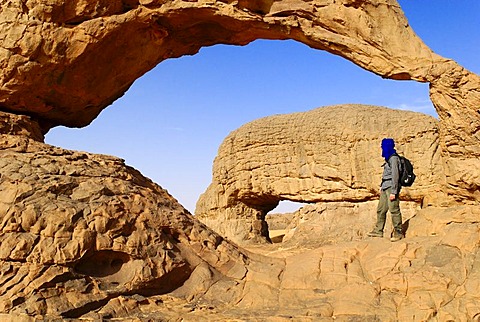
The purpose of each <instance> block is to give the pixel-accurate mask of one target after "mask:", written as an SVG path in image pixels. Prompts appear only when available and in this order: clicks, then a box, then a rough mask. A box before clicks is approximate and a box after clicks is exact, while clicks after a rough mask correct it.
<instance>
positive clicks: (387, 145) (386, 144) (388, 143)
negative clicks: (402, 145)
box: [382, 138, 397, 161]
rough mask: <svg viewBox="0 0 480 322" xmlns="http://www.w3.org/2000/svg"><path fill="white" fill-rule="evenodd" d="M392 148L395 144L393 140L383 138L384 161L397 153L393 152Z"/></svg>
mask: <svg viewBox="0 0 480 322" xmlns="http://www.w3.org/2000/svg"><path fill="white" fill-rule="evenodd" d="M394 147H395V142H394V141H393V139H390V138H385V139H383V140H382V157H384V158H385V161H388V159H389V158H390V157H391V156H392V154H394V153H396V152H397V151H395V149H394Z"/></svg>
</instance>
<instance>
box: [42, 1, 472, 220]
mask: <svg viewBox="0 0 480 322" xmlns="http://www.w3.org/2000/svg"><path fill="white" fill-rule="evenodd" d="M399 3H400V5H401V6H402V8H403V10H404V12H405V14H406V16H407V19H408V20H409V23H410V25H411V26H412V28H413V29H414V31H415V32H416V33H417V34H418V35H419V36H420V38H422V39H423V41H424V42H425V43H426V44H427V45H428V46H429V47H430V48H432V49H433V51H435V52H436V53H437V54H439V55H441V56H444V57H447V58H451V59H453V60H455V61H457V62H458V63H459V64H460V65H462V66H463V67H465V68H467V69H468V70H470V71H473V72H475V73H477V74H480V61H479V59H480V1H479V0H400V1H399ZM345 103H358V104H372V105H379V106H386V107H390V108H399V109H408V110H413V111H419V112H423V113H427V114H431V115H434V116H436V112H435V110H434V108H433V106H432V104H431V102H430V100H429V97H428V84H422V83H416V82H406V81H403V82H400V81H391V80H385V79H382V78H381V77H379V76H376V75H374V74H372V73H370V72H367V71H365V70H363V69H361V68H360V67H358V66H356V65H354V64H353V63H351V62H349V61H347V60H345V59H343V58H340V57H338V56H334V55H332V54H329V53H326V52H323V51H319V50H314V49H311V48H309V47H307V46H305V45H303V44H300V43H296V42H294V41H266V40H257V41H255V42H253V43H251V44H249V45H247V46H243V47H239V46H224V45H217V46H213V47H208V48H203V49H201V50H200V52H199V53H198V54H196V55H194V56H185V57H182V58H178V59H170V60H167V61H164V62H162V63H161V64H159V65H158V66H157V67H156V68H155V69H153V70H152V71H150V72H149V73H147V74H146V75H144V76H143V77H141V78H140V79H138V80H137V81H136V82H135V83H134V84H133V86H132V87H131V88H130V89H129V90H128V92H127V93H126V94H125V95H124V96H123V97H121V98H120V99H118V100H117V101H116V102H114V104H112V105H111V106H109V107H108V108H107V109H105V110H104V111H103V112H102V113H101V114H100V116H99V117H98V118H97V119H95V120H94V121H93V122H92V123H91V124H90V125H89V126H87V127H85V128H82V129H68V128H65V127H57V128H54V129H52V130H51V131H50V132H49V133H48V134H47V136H46V142H47V143H49V144H53V145H57V146H61V147H63V148H67V149H72V150H81V151H87V152H92V153H101V154H110V155H115V156H117V157H120V158H123V159H125V161H126V163H127V164H128V165H130V166H133V167H134V168H136V169H138V170H139V171H141V172H142V173H143V175H145V176H146V177H149V178H150V179H152V180H153V181H155V182H156V183H158V184H159V185H161V186H162V187H163V188H165V189H167V190H168V191H169V192H170V194H172V195H173V196H174V197H175V198H176V199H177V200H178V201H179V202H180V203H181V204H182V205H183V206H184V207H186V208H187V209H188V210H190V211H191V212H192V213H193V212H194V210H195V203H196V201H197V199H198V197H199V195H200V194H201V193H203V192H204V191H205V189H206V188H207V186H208V185H209V184H210V182H211V176H212V174H211V169H212V163H213V159H214V158H215V155H216V154H217V149H218V147H219V145H220V143H221V142H222V141H223V139H224V138H225V137H226V136H227V135H228V134H229V133H230V132H231V131H233V130H235V129H237V128H238V127H240V126H242V125H243V124H245V123H247V122H250V121H252V120H255V119H258V118H261V117H264V116H268V115H273V114H283V113H293V112H299V111H307V110H311V109H313V108H317V107H321V106H328V105H333V104H345ZM292 207H293V208H295V207H296V206H295V205H291V204H288V203H283V204H281V206H279V207H278V208H277V209H276V210H275V211H276V212H282V211H289V210H292V209H293V208H292Z"/></svg>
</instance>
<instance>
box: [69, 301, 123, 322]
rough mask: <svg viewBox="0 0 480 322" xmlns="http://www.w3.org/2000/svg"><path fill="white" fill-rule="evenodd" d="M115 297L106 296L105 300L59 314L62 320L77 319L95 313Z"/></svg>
mask: <svg viewBox="0 0 480 322" xmlns="http://www.w3.org/2000/svg"><path fill="white" fill-rule="evenodd" d="M114 297H115V296H108V297H107V298H105V299H103V300H100V301H95V302H90V303H87V304H85V305H84V306H81V307H78V308H75V309H72V310H69V311H67V312H64V313H62V314H61V316H62V317H64V318H70V319H77V318H79V317H81V316H82V315H84V314H86V313H89V312H92V311H95V310H97V309H99V308H101V307H103V306H105V305H106V304H107V303H108V301H110V299H112V298H114Z"/></svg>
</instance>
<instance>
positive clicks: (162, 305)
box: [0, 113, 480, 321]
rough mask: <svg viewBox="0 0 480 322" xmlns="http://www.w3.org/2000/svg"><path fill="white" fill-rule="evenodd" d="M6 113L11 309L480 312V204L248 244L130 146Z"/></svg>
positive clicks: (229, 315) (427, 315) (248, 316)
mask: <svg viewBox="0 0 480 322" xmlns="http://www.w3.org/2000/svg"><path fill="white" fill-rule="evenodd" d="M0 116H1V118H2V120H3V121H6V122H0V124H8V126H2V127H1V131H0V133H1V134H0V154H1V158H0V160H1V161H0V173H1V177H0V191H2V193H1V194H0V214H1V226H0V238H1V240H0V245H1V247H0V319H1V320H2V321H35V320H69V319H70V320H79V319H82V320H86V321H99V320H105V319H115V320H125V321H132V320H139V321H149V320H153V321H158V320H180V319H183V320H187V321H225V320H245V321H249V320H252V319H258V320H266V321H284V320H285V317H292V318H294V319H299V320H303V321H318V320H325V321H333V320H339V319H340V320H352V319H362V320H381V321H396V320H402V321H404V320H415V319H419V320H429V319H438V320H439V321H445V320H461V321H475V319H478V317H479V316H480V305H479V303H480V297H479V294H480V286H479V284H478V280H479V279H480V276H479V275H478V272H479V271H480V260H479V258H480V253H479V247H478V245H479V244H480V239H479V236H480V235H479V234H478V231H479V230H480V226H479V223H478V218H479V216H480V213H479V211H478V208H477V207H472V206H463V207H457V208H434V207H427V208H426V209H423V210H421V211H419V212H418V213H417V214H416V215H415V217H414V218H412V219H410V223H411V224H410V228H409V234H408V235H407V238H406V239H404V240H402V241H400V242H398V243H390V241H388V240H387V239H375V240H371V239H356V240H352V241H351V242H348V243H345V242H344V240H343V238H344V235H342V234H341V232H342V230H341V229H337V232H339V234H338V235H337V238H336V239H335V240H334V241H333V242H332V243H330V244H323V246H322V245H321V244H319V243H318V242H314V243H312V244H309V243H308V241H307V240H304V243H303V246H302V245H301V244H296V247H295V248H293V249H289V250H287V251H282V250H281V249H279V248H269V247H271V246H261V247H263V248H255V247H254V248H251V250H250V251H246V250H242V249H240V248H238V246H236V245H234V244H232V243H230V242H229V241H227V240H225V239H224V238H222V237H221V236H219V235H218V234H216V233H214V232H212V231H211V230H210V229H209V228H208V227H206V226H204V225H202V224H200V223H199V222H198V221H197V220H196V219H195V218H194V217H193V216H191V215H190V214H188V212H187V211H186V210H185V209H184V208H183V207H182V206H180V205H179V204H178V203H177V202H176V201H175V199H173V198H172V197H171V196H170V195H169V194H168V193H167V192H166V191H165V190H163V189H162V188H160V187H159V186H158V185H156V184H154V183H153V182H151V181H150V180H148V179H147V178H145V177H143V176H142V175H141V174H140V173H139V172H138V171H136V170H134V169H132V168H130V167H128V166H126V165H125V164H124V162H123V161H122V160H121V159H118V158H115V157H110V156H106V155H95V154H90V153H86V152H78V151H69V150H65V149H61V148H57V147H53V146H49V145H46V144H43V143H42V142H41V141H38V139H40V138H39V137H38V136H37V135H36V134H35V133H37V130H38V128H39V126H38V124H37V123H36V122H35V121H32V120H31V119H29V118H28V117H18V116H13V115H8V114H5V113H0ZM24 126H26V128H25V130H22V131H19V130H20V129H21V128H23V127H24ZM36 129H37V130H36ZM12 131H13V132H12ZM20 133H22V134H20ZM336 227H338V228H339V227H341V226H339V225H337V226H336ZM343 227H346V226H343ZM305 246H306V247H305ZM252 251H254V252H257V253H261V254H268V256H265V255H261V254H255V253H252Z"/></svg>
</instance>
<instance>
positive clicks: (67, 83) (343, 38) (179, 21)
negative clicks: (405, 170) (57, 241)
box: [0, 0, 480, 200]
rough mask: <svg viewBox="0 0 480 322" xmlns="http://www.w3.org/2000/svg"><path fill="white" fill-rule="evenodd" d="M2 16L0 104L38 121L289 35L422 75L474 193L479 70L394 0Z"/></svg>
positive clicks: (42, 7) (81, 118) (62, 8)
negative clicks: (205, 56)
mask: <svg viewBox="0 0 480 322" xmlns="http://www.w3.org/2000/svg"><path fill="white" fill-rule="evenodd" d="M0 17H1V20H2V21H3V30H4V37H3V38H2V39H1V40H0V50H1V55H0V66H2V72H1V73H0V83H1V84H2V86H1V88H0V106H1V108H2V110H5V111H11V112H14V113H18V114H27V115H31V116H33V117H35V118H36V119H38V120H39V121H40V124H41V126H42V129H43V131H44V132H46V131H48V129H49V128H50V127H52V126H55V125H59V124H62V125H66V126H72V127H81V126H85V125H87V124H89V123H90V122H91V121H92V120H93V119H94V118H95V117H96V116H97V115H98V113H99V112H100V111H101V110H102V109H104V108H105V107H107V106H108V105H109V104H110V103H112V102H113V101H114V100H115V99H117V98H118V97H120V96H121V95H123V93H125V91H126V90H127V89H128V88H129V86H130V85H131V84H132V83H133V82H134V81H135V79H137V78H138V77H140V76H141V75H143V74H144V73H145V72H147V71H148V70H150V69H152V68H153V67H154V66H155V65H157V64H158V63H160V62H162V61H163V60H165V59H168V58H175V57H180V56H182V55H191V54H195V53H196V52H197V51H198V50H199V49H200V48H201V47H204V46H210V45H214V44H220V43H222V44H232V45H245V44H247V43H249V42H251V41H253V40H255V39H260V38H263V39H294V40H297V41H300V42H302V43H304V44H307V45H308V46H310V47H312V48H316V49H320V50H326V51H328V52H330V53H332V54H335V55H339V56H342V57H344V58H346V59H348V60H350V61H352V62H353V63H355V64H357V65H358V66H360V67H362V68H364V69H366V70H368V71H371V72H373V73H375V74H378V75H380V76H382V77H385V78H390V79H397V80H415V81H419V82H429V83H430V97H431V99H432V102H433V104H434V106H435V108H436V110H437V112H438V115H439V118H440V148H441V151H442V154H443V155H444V156H445V163H446V166H445V171H446V178H447V182H448V187H449V188H450V189H451V192H452V193H453V194H455V195H458V193H460V194H461V196H460V198H461V199H469V200H472V199H474V200H478V199H479V198H480V196H479V192H478V190H479V189H478V188H479V186H480V175H479V173H478V170H477V169H479V168H480V158H479V156H480V148H479V140H480V111H479V109H478V101H479V100H480V78H479V77H478V75H475V74H473V73H471V72H469V71H467V70H465V69H464V68H462V67H461V66H459V65H458V64H457V63H455V62H454V61H452V60H449V59H446V58H443V57H441V56H439V55H437V54H435V53H433V52H432V51H431V50H430V49H429V48H428V47H427V46H426V45H425V44H424V43H423V42H422V41H421V39H419V38H418V37H417V36H416V34H415V33H414V31H413V30H412V29H411V28H410V27H409V25H408V21H407V19H406V18H405V16H404V15H403V12H402V10H401V8H400V6H399V5H398V3H397V2H396V1H395V0H366V1H352V0H343V1H329V0H315V1H311V2H304V1H299V0H282V1H273V2H272V1H247V0H245V1H238V2H237V1H235V2H231V1H224V2H223V1H217V2H202V1H170V2H164V1H156V0H150V1H143V0H142V1H135V0H116V1H109V2H104V1H100V0H98V1H89V2H84V1H80V0H79V1H74V2H71V1H66V0H59V1H55V2H51V3H48V4H45V3H44V2H42V1H38V0H30V1H27V2H25V3H24V2H23V1H18V0H9V1H6V3H5V4H4V5H3V6H2V11H1V12H0Z"/></svg>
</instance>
